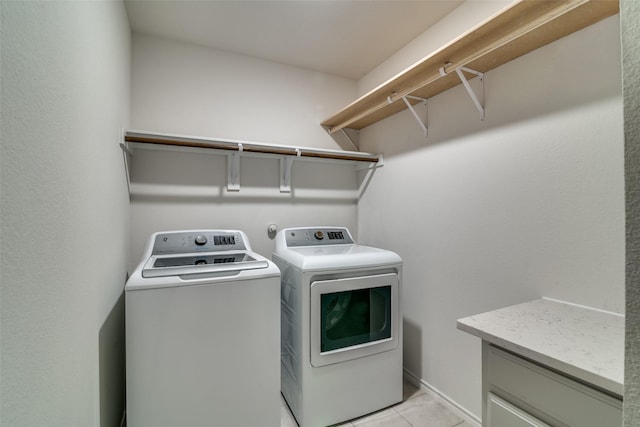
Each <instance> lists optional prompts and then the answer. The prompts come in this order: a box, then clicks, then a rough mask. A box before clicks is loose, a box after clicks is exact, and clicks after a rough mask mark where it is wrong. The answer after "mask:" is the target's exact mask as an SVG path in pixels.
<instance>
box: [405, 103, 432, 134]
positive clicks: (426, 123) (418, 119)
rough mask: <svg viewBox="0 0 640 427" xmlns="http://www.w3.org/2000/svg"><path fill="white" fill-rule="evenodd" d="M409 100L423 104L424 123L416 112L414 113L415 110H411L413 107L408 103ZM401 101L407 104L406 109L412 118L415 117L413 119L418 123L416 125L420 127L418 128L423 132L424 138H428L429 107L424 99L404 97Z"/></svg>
mask: <svg viewBox="0 0 640 427" xmlns="http://www.w3.org/2000/svg"><path fill="white" fill-rule="evenodd" d="M409 99H416V100H418V101H422V103H423V104H424V108H425V118H424V121H423V120H422V119H421V118H420V116H419V115H418V112H417V111H416V109H415V108H413V105H411V103H410V102H409ZM402 100H403V101H404V103H405V104H407V108H408V109H409V111H411V114H413V117H415V119H416V120H417V121H418V124H419V125H420V127H421V128H422V130H423V131H424V137H425V138H426V137H428V136H429V128H428V127H427V126H428V120H429V105H428V104H427V100H426V99H425V98H418V97H417V96H411V95H404V96H403V97H402Z"/></svg>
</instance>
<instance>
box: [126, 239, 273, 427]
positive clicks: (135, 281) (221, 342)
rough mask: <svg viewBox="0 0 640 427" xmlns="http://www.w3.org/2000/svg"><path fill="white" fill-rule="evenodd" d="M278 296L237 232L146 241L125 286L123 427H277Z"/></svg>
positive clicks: (269, 267)
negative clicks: (124, 421)
mask: <svg viewBox="0 0 640 427" xmlns="http://www.w3.org/2000/svg"><path fill="white" fill-rule="evenodd" d="M279 290H280V272H279V270H278V268H277V267H276V266H275V265H274V264H273V263H272V262H271V261H269V260H268V259H266V258H264V257H262V256H260V255H258V254H256V253H255V252H252V250H251V247H250V245H249V241H248V239H247V236H246V235H245V234H244V233H243V232H241V231H236V230H188V231H168V232H161V233H155V234H153V235H152V236H151V238H150V239H149V241H148V243H147V246H146V249H145V251H144V256H143V259H142V261H141V263H140V265H138V267H137V268H136V269H135V271H134V272H133V274H132V275H131V277H130V279H129V280H128V281H127V284H126V287H125V303H126V369H127V381H126V383H127V425H128V426H129V427H178V426H185V427H186V426H188V427H199V426H202V427H205V426H206V427H212V426H221V427H265V426H273V427H277V426H280V407H281V401H280V378H279V375H278V372H279V363H280V362H279V361H280V304H279V292H280V291H279Z"/></svg>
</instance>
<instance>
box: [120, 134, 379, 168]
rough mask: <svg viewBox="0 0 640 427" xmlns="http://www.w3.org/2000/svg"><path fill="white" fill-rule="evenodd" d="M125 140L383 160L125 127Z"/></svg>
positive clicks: (350, 153) (367, 155)
mask: <svg viewBox="0 0 640 427" xmlns="http://www.w3.org/2000/svg"><path fill="white" fill-rule="evenodd" d="M124 140H125V142H127V143H128V142H137V143H143V144H157V145H168V146H176V147H192V148H209V149H215V150H228V151H236V152H243V153H259V154H274V155H281V156H295V157H310V158H319V159H332V160H346V161H354V162H368V163H380V162H381V158H380V156H379V155H377V154H370V153H360V152H356V151H340V150H324V149H316V148H306V147H294V146H288V145H276V144H263V143H258V142H245V141H233V140H225V139H211V138H201V137H192V136H180V135H172V134H160V133H152V132H143V131H125V135H124ZM125 148H126V146H125ZM123 149H124V148H123Z"/></svg>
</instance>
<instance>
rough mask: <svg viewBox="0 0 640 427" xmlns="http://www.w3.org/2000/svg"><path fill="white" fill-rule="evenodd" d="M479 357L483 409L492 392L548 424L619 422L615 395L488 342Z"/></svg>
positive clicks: (588, 426) (577, 426) (596, 426)
mask: <svg viewBox="0 0 640 427" xmlns="http://www.w3.org/2000/svg"><path fill="white" fill-rule="evenodd" d="M483 357H484V362H483V363H484V370H485V372H484V375H483V377H484V378H485V380H484V381H485V391H484V393H485V398H486V404H487V410H488V405H489V404H490V403H491V402H490V400H489V393H493V394H494V395H496V396H499V397H500V398H502V399H504V400H506V401H508V402H510V403H511V404H513V405H515V406H517V407H518V408H520V409H521V410H523V411H526V412H527V413H529V414H531V415H533V416H535V417H537V418H539V419H540V420H543V421H544V422H546V423H548V424H549V425H551V426H562V427H565V426H571V427H603V426H620V425H622V401H621V400H619V399H616V398H614V397H612V396H609V395H607V394H605V393H603V392H600V391H599V390H596V389H594V388H591V387H588V386H586V385H584V384H582V383H580V382H577V381H575V380H573V379H570V378H568V377H565V376H562V375H559V374H557V373H555V372H553V371H551V370H549V369H547V368H544V367H542V366H540V365H537V364H534V363H531V362H529V361H527V360H525V359H522V358H520V357H518V356H515V355H513V354H511V353H507V352H505V351H502V350H500V349H498V348H496V347H494V346H492V345H489V344H486V345H485V346H484V347H483ZM524 425H527V424H524ZM531 425H535V424H531Z"/></svg>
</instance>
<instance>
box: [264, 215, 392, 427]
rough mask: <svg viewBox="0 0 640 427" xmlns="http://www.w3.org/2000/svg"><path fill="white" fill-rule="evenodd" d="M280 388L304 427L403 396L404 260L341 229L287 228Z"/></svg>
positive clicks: (280, 247) (280, 250) (281, 245)
mask: <svg viewBox="0 0 640 427" xmlns="http://www.w3.org/2000/svg"><path fill="white" fill-rule="evenodd" d="M272 259H273V261H274V262H275V263H276V265H277V266H278V267H279V268H280V271H281V273H282V278H281V284H282V285H281V295H280V302H281V322H282V337H281V339H282V343H281V345H282V350H281V353H282V355H281V367H280V369H281V387H282V394H283V396H284V398H285V400H286V401H287V403H288V405H289V407H290V408H291V412H292V413H293V415H294V416H295V418H296V420H297V421H298V424H300V426H301V427H320V426H327V425H330V424H335V423H338V422H342V421H345V420H349V419H353V418H357V417H360V416H362V415H365V414H368V413H370V412H374V411H377V410H379V409H382V408H385V407H387V406H390V405H393V404H395V403H397V402H400V401H401V400H402V314H401V310H400V296H401V274H402V260H401V258H400V257H399V256H398V255H397V254H395V253H394V252H391V251H387V250H383V249H378V248H373V247H368V246H363V245H358V244H356V243H355V242H354V240H353V238H352V237H351V234H350V233H349V230H347V229H346V228H341V227H310V228H289V229H284V230H282V231H280V232H279V233H278V235H277V236H276V249H275V252H274V253H273V257H272Z"/></svg>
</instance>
